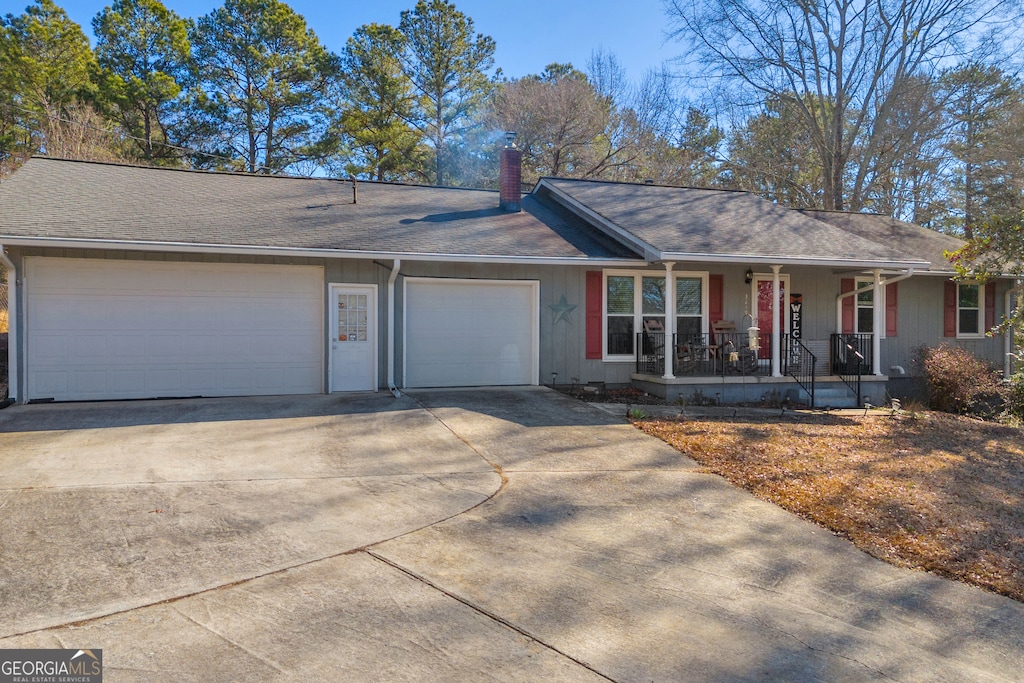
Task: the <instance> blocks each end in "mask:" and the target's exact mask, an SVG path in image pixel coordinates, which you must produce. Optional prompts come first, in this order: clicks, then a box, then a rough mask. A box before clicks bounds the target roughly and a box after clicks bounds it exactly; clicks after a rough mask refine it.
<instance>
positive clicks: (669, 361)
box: [662, 261, 676, 379]
mask: <svg viewBox="0 0 1024 683" xmlns="http://www.w3.org/2000/svg"><path fill="white" fill-rule="evenodd" d="M674 265H675V262H674V261H665V345H664V354H665V374H663V375H662V377H663V378H664V379H675V378H676V376H675V375H674V374H672V373H673V371H674V368H673V367H672V366H673V365H675V359H676V350H675V347H674V346H673V345H672V340H673V339H675V331H676V285H675V282H673V280H672V266H674Z"/></svg>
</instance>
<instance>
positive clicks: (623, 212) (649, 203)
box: [541, 178, 927, 264]
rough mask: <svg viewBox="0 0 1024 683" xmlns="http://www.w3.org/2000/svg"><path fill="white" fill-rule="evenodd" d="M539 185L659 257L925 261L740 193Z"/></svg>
mask: <svg viewBox="0 0 1024 683" xmlns="http://www.w3.org/2000/svg"><path fill="white" fill-rule="evenodd" d="M545 185H546V186H549V187H551V188H554V190H555V191H556V196H557V194H558V193H561V194H563V195H565V196H567V197H569V198H570V199H571V200H574V201H575V202H578V203H580V204H582V205H585V206H586V207H587V208H589V209H590V210H591V211H593V212H595V213H596V214H598V215H599V216H600V217H602V218H604V219H605V220H607V221H608V222H610V223H612V224H614V225H616V226H618V227H619V228H621V229H622V230H625V231H627V232H628V233H630V234H632V235H634V236H636V237H637V238H639V239H640V240H642V241H643V242H645V243H646V244H648V245H650V246H652V247H653V248H654V249H655V250H656V251H658V252H661V254H663V255H666V256H669V255H673V254H699V255H728V256H733V257H738V256H744V257H746V256H749V257H750V260H751V261H757V260H759V261H765V260H766V259H777V260H779V261H780V262H781V263H788V262H807V261H812V262H818V261H820V262H837V263H850V264H854V263H863V262H867V261H881V262H886V263H892V264H897V263H899V264H906V263H909V262H920V261H925V260H927V258H926V255H925V254H918V253H913V252H912V251H903V250H900V249H896V248H893V247H892V246H890V245H887V244H884V243H879V242H876V241H873V240H870V239H867V238H865V237H862V236H860V235H857V234H855V233H852V232H847V231H844V230H841V229H839V228H837V227H834V226H831V225H829V224H827V223H823V222H821V221H817V220H814V219H813V218H810V217H807V216H804V215H802V214H801V213H799V212H797V211H793V210H790V209H786V208H784V207H781V206H778V205H776V204H773V203H771V202H769V201H767V200H764V199H761V198H760V197H757V196H755V195H752V194H749V193H747V192H734V191H724V190H707V189H696V188H685V187H667V186H661V185H640V184H631V183H609V182H602V181H588V180H566V179H560V178H544V179H542V181H541V186H542V187H543V186H545Z"/></svg>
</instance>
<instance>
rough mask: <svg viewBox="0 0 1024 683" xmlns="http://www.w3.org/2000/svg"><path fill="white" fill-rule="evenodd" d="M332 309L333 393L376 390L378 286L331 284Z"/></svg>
mask: <svg viewBox="0 0 1024 683" xmlns="http://www.w3.org/2000/svg"><path fill="white" fill-rule="evenodd" d="M330 310H331V391H376V390H377V334H376V331H377V287H376V285H331V305H330Z"/></svg>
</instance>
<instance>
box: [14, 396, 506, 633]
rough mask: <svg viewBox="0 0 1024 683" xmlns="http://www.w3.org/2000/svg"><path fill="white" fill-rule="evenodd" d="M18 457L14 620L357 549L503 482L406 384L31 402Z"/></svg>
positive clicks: (17, 426) (165, 593)
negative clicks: (357, 391)
mask: <svg viewBox="0 0 1024 683" xmlns="http://www.w3.org/2000/svg"><path fill="white" fill-rule="evenodd" d="M0 471H2V472H3V476H2V477H0V528H2V530H3V531H2V534H0V614H3V619H2V620H0V624H2V630H0V636H4V635H11V634H16V633H23V632H26V631H31V630H36V629H40V628H46V627H52V626H58V625H62V624H67V623H71V622H77V621H81V620H84V619H91V618H95V617H99V616H104V615H109V614H112V613H115V612H121V611H124V610H130V609H133V608H137V607H140V606H144V605H150V604H154V603H158V602H161V601H164V600H169V599H173V598H178V597H181V596H184V595H190V594H194V593H199V592H202V591H206V590H210V589H212V588H216V587H219V586H224V585H228V584H234V583H238V582H239V581H245V580H248V579H252V578H254V577H257V576H262V575H265V574H268V573H272V572H275V571H280V570H283V569H286V568H289V567H295V566H298V565H303V564H307V563H310V562H313V561H316V560H322V559H324V558H327V557H331V556H334V555H339V554H342V553H345V552H349V551H351V550H353V549H355V548H360V547H363V546H366V545H369V544H373V543H376V542H379V541H382V540H385V539H388V538H392V537H394V536H398V535H401V534H404V533H408V532H410V531H412V530H414V529H418V528H421V527H424V526H427V525H429V524H432V523H435V522H437V521H439V520H442V519H445V518H447V517H450V516H452V515H454V514H457V513H459V512H462V511H464V510H466V509H467V508H470V507H472V506H474V505H477V504H479V503H480V502H481V501H483V500H485V499H486V498H487V497H488V496H490V495H492V494H493V493H494V492H495V491H497V490H498V488H499V486H500V484H501V478H500V476H499V475H498V474H497V473H496V472H495V471H494V469H493V468H492V467H491V466H490V465H488V464H487V463H486V462H485V461H484V460H483V459H482V458H481V457H480V456H479V455H478V454H476V453H475V452H473V450H472V449H470V448H469V447H467V446H466V444H465V443H463V442H462V441H460V440H459V439H458V438H457V437H455V436H454V435H453V434H452V433H451V431H449V430H448V429H447V428H445V427H444V425H442V424H441V423H439V422H438V421H437V420H436V419H434V418H433V417H432V416H430V415H429V414H428V413H427V412H426V411H425V410H423V408H422V407H420V406H418V405H417V404H416V403H414V402H413V401H412V400H410V399H408V398H403V399H394V398H393V397H391V396H390V395H361V396H355V395H349V396H333V397H331V396H312V397H310V396H304V397H297V398H289V397H273V398H249V399H204V400H183V401H156V402H123V403H94V404H66V405H50V406H45V405H42V406H15V407H12V408H9V409H7V410H4V411H0Z"/></svg>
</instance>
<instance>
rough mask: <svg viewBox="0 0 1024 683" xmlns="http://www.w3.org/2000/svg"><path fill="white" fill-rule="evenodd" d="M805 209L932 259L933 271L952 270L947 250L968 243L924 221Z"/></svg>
mask: <svg viewBox="0 0 1024 683" xmlns="http://www.w3.org/2000/svg"><path fill="white" fill-rule="evenodd" d="M801 213H804V214H806V215H807V216H810V217H812V218H816V219H817V220H819V221H824V222H825V223H828V224H829V225H832V226H835V227H837V228H841V229H842V230H845V231H847V232H850V233H853V234H855V235H858V236H860V237H863V238H865V239H869V240H872V241H874V242H879V243H881V244H889V245H891V246H892V247H893V248H894V249H895V250H897V251H900V252H903V253H907V254H914V255H915V256H918V257H920V258H922V259H924V260H925V261H928V262H930V263H931V268H929V269H928V270H929V271H930V272H936V273H952V272H953V267H952V266H951V265H950V263H949V260H948V259H947V258H946V257H945V255H944V254H945V252H947V251H956V250H957V249H959V248H960V247H962V246H963V245H964V242H963V240H960V239H957V238H956V237H953V236H952V235H944V234H943V233H941V232H936V231H935V230H929V229H928V228H923V227H921V226H920V225H915V224H913V223H905V222H903V221H898V220H896V219H895V218H890V217H889V216H882V215H879V214H876V213H849V212H844V211H813V210H810V209H805V210H803V211H802V212H801Z"/></svg>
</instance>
